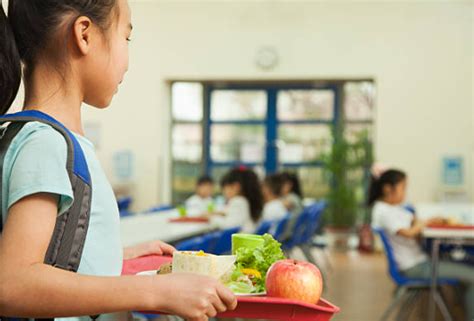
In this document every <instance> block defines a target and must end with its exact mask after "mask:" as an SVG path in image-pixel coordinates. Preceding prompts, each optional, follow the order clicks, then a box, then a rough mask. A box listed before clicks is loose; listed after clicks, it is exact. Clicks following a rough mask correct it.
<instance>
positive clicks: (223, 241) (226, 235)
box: [210, 227, 240, 255]
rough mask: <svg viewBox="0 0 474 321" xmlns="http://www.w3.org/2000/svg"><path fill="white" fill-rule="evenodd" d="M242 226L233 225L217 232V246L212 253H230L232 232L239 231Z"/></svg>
mask: <svg viewBox="0 0 474 321" xmlns="http://www.w3.org/2000/svg"><path fill="white" fill-rule="evenodd" d="M239 231H240V227H233V228H229V229H226V230H223V231H219V232H215V233H214V234H215V246H214V248H213V249H211V250H210V253H214V254H217V255H222V254H227V253H230V251H231V250H232V234H235V233H239Z"/></svg>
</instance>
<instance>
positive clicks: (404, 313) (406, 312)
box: [397, 289, 420, 321]
mask: <svg viewBox="0 0 474 321" xmlns="http://www.w3.org/2000/svg"><path fill="white" fill-rule="evenodd" d="M419 297H420V291H419V290H417V289H412V290H408V293H407V295H406V298H405V300H404V302H403V305H402V306H403V308H402V309H400V310H399V311H398V314H397V321H407V320H409V318H410V315H411V313H412V312H413V310H414V307H415V303H416V301H417V300H418V298H419Z"/></svg>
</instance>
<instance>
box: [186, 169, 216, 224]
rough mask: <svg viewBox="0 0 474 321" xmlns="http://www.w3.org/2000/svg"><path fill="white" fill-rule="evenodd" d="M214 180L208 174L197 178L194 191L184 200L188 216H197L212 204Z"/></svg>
mask: <svg viewBox="0 0 474 321" xmlns="http://www.w3.org/2000/svg"><path fill="white" fill-rule="evenodd" d="M213 190H214V181H213V180H212V178H210V177H208V176H203V177H201V178H199V180H198V181H197V185H196V193H195V194H194V195H193V196H191V197H190V198H188V199H187V200H186V203H185V206H186V212H187V215H188V216H198V215H201V214H203V213H206V212H207V211H208V210H209V206H212V204H213V199H212V194H213Z"/></svg>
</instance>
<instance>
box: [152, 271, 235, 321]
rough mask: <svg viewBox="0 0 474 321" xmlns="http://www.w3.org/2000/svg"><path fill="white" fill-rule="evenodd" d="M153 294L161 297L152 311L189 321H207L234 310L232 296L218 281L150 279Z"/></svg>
mask: <svg viewBox="0 0 474 321" xmlns="http://www.w3.org/2000/svg"><path fill="white" fill-rule="evenodd" d="M151 278H152V279H153V284H154V286H156V289H157V290H156V292H155V296H156V293H166V295H164V296H163V295H161V296H160V297H159V298H157V299H158V300H159V302H155V303H154V304H153V309H156V310H158V311H163V312H167V313H170V314H174V315H178V316H180V317H182V318H184V319H186V320H188V321H207V320H208V318H213V317H215V316H216V315H217V314H218V313H222V312H225V311H227V310H234V309H235V308H236V306H237V299H236V298H235V295H234V294H233V293H232V291H230V290H229V289H228V288H226V287H225V286H224V285H223V284H222V283H220V282H219V281H218V280H215V279H212V278H210V277H204V276H200V275H195V274H185V273H178V274H167V275H162V276H153V277H151Z"/></svg>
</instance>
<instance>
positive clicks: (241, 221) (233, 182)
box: [211, 168, 263, 233]
mask: <svg viewBox="0 0 474 321" xmlns="http://www.w3.org/2000/svg"><path fill="white" fill-rule="evenodd" d="M221 187H222V193H223V194H224V197H225V199H226V205H225V207H224V210H223V211H222V212H216V213H212V214H211V215H212V216H211V222H212V223H213V224H215V225H217V226H218V227H219V228H221V229H225V228H232V227H237V226H239V227H241V232H242V233H253V232H254V231H255V224H256V223H257V222H258V220H259V219H260V216H261V212H262V203H263V201H262V193H261V191H260V184H259V180H258V177H257V175H256V174H255V173H254V172H253V171H252V170H250V169H246V168H236V169H233V170H231V171H230V172H228V173H227V174H226V175H225V176H224V177H223V178H222V180H221Z"/></svg>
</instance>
